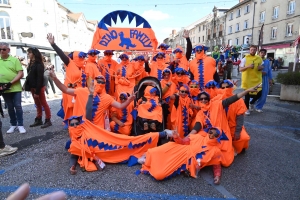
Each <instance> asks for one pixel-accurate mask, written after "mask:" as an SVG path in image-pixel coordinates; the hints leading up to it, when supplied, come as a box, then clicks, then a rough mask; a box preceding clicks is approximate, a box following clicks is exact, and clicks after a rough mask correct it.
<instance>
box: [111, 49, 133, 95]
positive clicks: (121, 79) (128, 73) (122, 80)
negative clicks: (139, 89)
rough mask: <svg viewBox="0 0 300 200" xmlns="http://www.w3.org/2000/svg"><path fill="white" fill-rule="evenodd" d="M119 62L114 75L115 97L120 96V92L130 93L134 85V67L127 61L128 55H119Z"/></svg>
mask: <svg viewBox="0 0 300 200" xmlns="http://www.w3.org/2000/svg"><path fill="white" fill-rule="evenodd" d="M119 58H120V59H121V63H120V64H118V65H117V75H116V77H115V84H116V91H115V97H118V96H120V94H121V93H122V92H126V93H129V94H131V93H132V92H133V88H134V86H135V78H136V76H135V75H134V67H133V64H132V63H130V62H129V57H128V56H127V55H126V54H124V53H123V54H121V55H120V56H119Z"/></svg>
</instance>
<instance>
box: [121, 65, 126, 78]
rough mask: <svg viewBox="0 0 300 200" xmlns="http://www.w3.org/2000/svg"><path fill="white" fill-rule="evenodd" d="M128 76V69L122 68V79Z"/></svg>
mask: <svg viewBox="0 0 300 200" xmlns="http://www.w3.org/2000/svg"><path fill="white" fill-rule="evenodd" d="M125 76H126V68H125V66H123V67H122V77H125Z"/></svg>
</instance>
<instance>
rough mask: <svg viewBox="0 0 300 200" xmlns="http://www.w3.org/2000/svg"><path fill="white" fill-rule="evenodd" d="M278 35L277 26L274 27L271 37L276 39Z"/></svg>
mask: <svg viewBox="0 0 300 200" xmlns="http://www.w3.org/2000/svg"><path fill="white" fill-rule="evenodd" d="M276 37H277V27H272V30H271V39H276Z"/></svg>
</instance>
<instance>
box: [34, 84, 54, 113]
mask: <svg viewBox="0 0 300 200" xmlns="http://www.w3.org/2000/svg"><path fill="white" fill-rule="evenodd" d="M45 88H46V87H45V86H44V87H42V88H41V90H40V94H39V97H38V98H34V94H35V88H31V94H32V97H33V99H34V103H35V105H36V112H37V114H36V118H38V119H42V117H43V110H42V107H44V109H45V114H46V119H51V111H50V108H49V105H48V103H47V101H46V96H45Z"/></svg>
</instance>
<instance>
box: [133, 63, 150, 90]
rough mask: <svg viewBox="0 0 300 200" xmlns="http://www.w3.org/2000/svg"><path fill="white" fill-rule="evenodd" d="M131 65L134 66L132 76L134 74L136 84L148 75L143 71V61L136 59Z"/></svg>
mask: <svg viewBox="0 0 300 200" xmlns="http://www.w3.org/2000/svg"><path fill="white" fill-rule="evenodd" d="M132 64H133V66H134V74H133V75H134V76H135V83H136V84H138V82H139V81H140V80H141V79H142V78H144V77H146V76H148V75H147V72H146V71H145V68H144V61H143V62H139V61H136V62H132Z"/></svg>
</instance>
